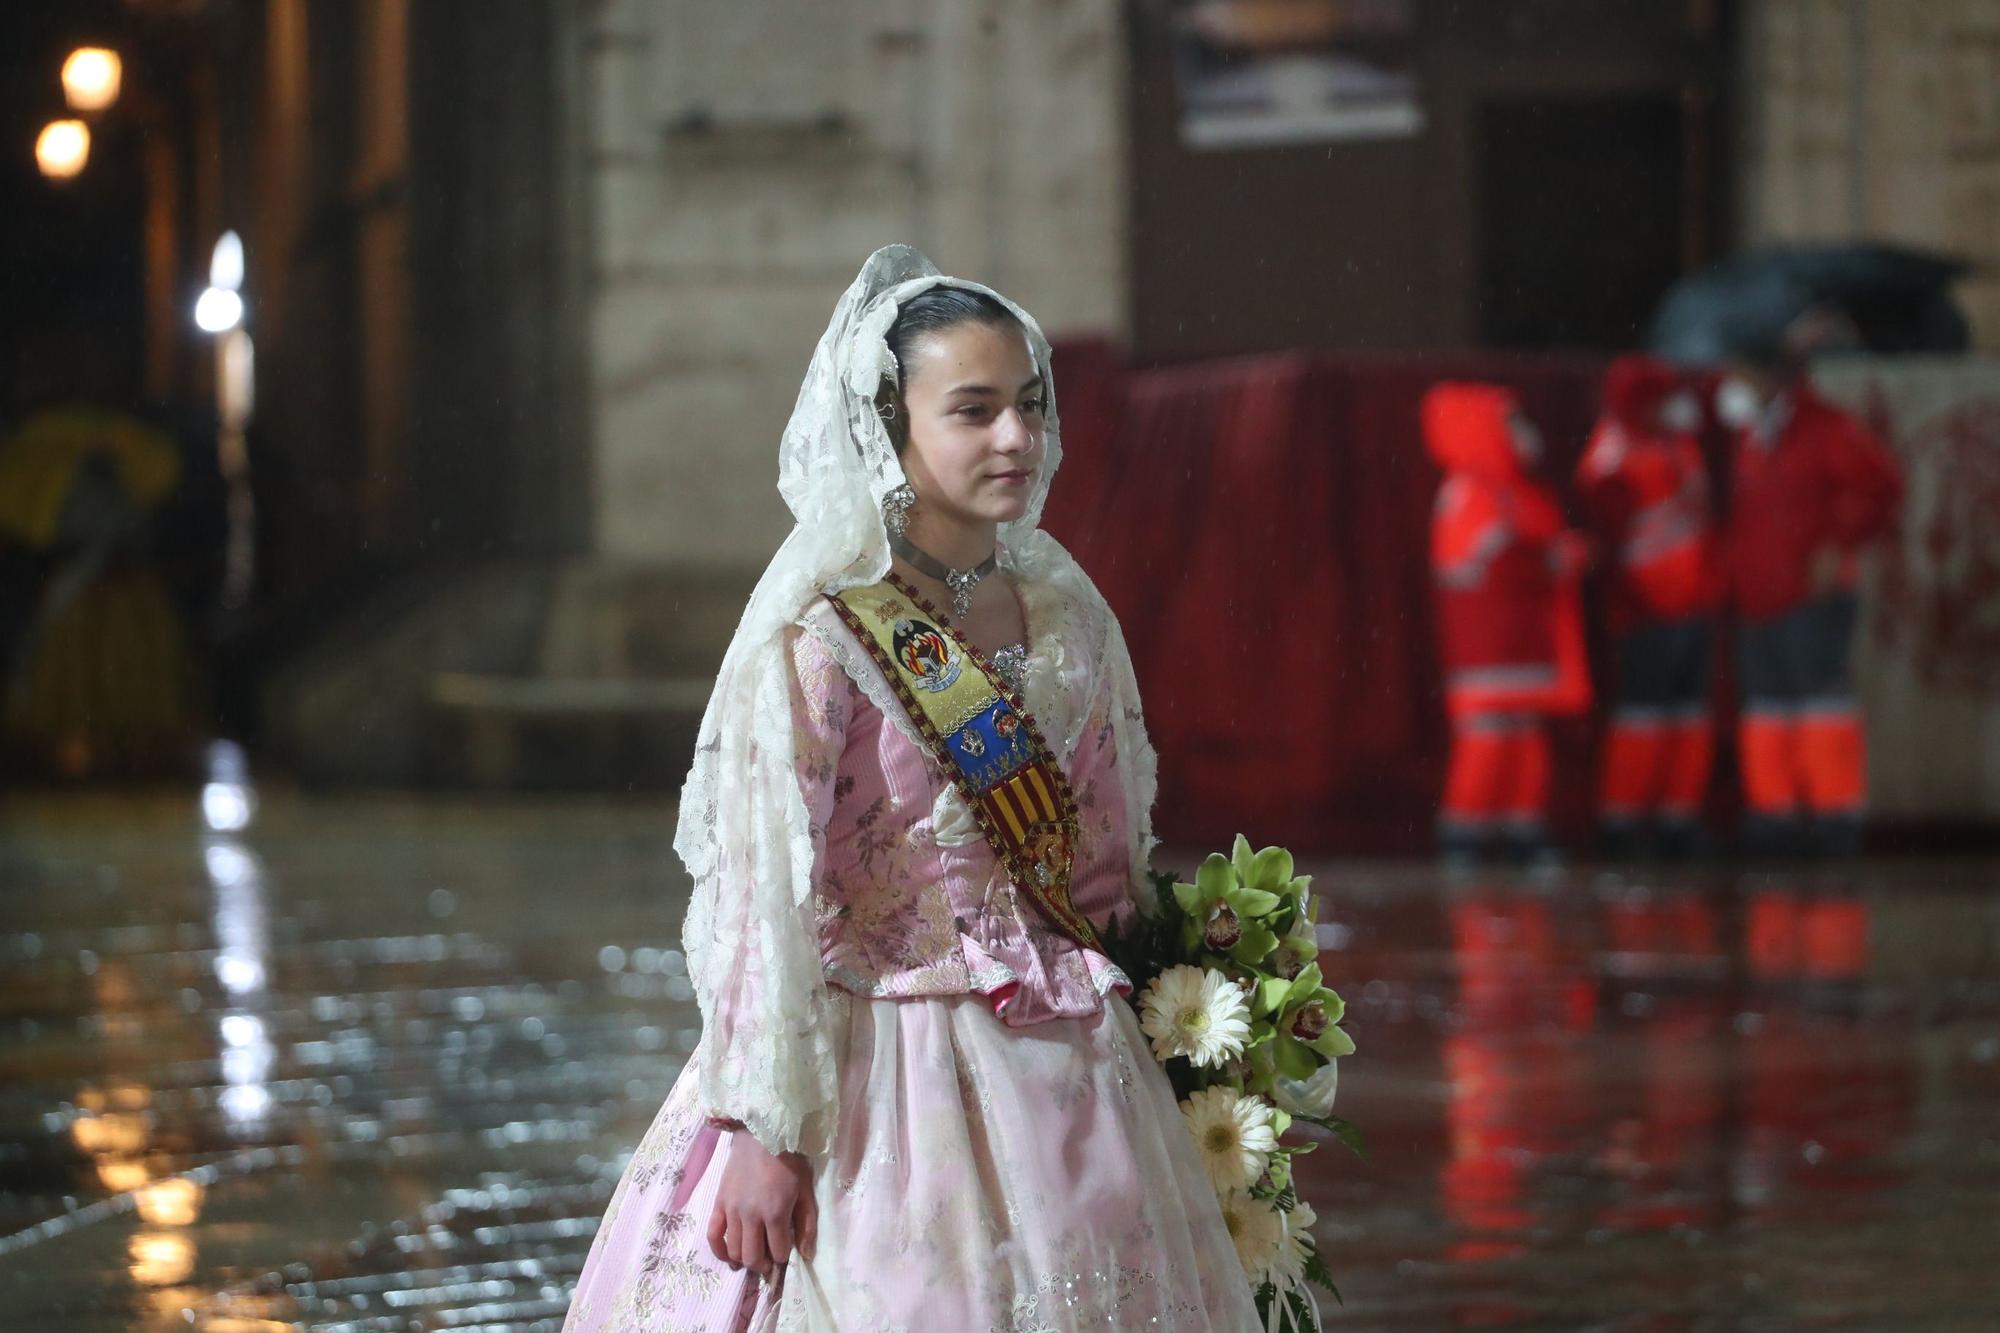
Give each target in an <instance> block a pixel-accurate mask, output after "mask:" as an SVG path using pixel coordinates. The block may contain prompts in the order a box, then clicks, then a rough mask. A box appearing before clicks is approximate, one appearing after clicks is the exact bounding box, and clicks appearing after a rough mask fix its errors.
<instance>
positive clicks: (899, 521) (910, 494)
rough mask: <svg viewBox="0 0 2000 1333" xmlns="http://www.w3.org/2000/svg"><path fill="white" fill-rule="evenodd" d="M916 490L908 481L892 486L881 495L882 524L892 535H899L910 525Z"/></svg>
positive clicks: (914, 506)
mask: <svg viewBox="0 0 2000 1333" xmlns="http://www.w3.org/2000/svg"><path fill="white" fill-rule="evenodd" d="M916 505H917V492H916V489H915V488H914V487H912V486H911V485H910V483H909V482H907V481H906V482H904V483H902V484H901V485H900V486H896V487H894V488H892V489H891V490H890V491H889V493H888V494H887V495H884V496H883V497H882V526H883V527H885V528H887V529H888V530H889V535H890V536H892V537H900V536H902V535H903V533H904V532H906V531H908V529H909V526H910V511H911V510H912V509H914V508H916Z"/></svg>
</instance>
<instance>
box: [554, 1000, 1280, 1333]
mask: <svg viewBox="0 0 2000 1333" xmlns="http://www.w3.org/2000/svg"><path fill="white" fill-rule="evenodd" d="M849 1012H850V1018H849V1022H848V1024H847V1032H846V1038H845V1042H844V1045H843V1047H842V1050H841V1056H840V1060H841V1068H840V1096H841V1102H840V1119H839V1127H838V1129H837V1130H836V1133H835V1140H834V1144H833V1148H832V1150H831V1152H830V1153H829V1154H828V1155H827V1158H826V1160H825V1161H823V1162H822V1163H820V1164H819V1167H818V1170H817V1173H816V1176H815V1191H816V1194H817V1197H818V1202H819V1210H820V1221H819V1247H818V1252H817V1253H816V1254H815V1256H814V1258H813V1260H812V1261H811V1262H810V1263H808V1262H805V1261H804V1260H802V1259H799V1258H797V1257H794V1259H793V1261H792V1263H791V1264H790V1266H789V1267H788V1268H787V1269H786V1271H785V1275H784V1277H783V1279H782V1281H781V1282H779V1283H778V1284H777V1285H776V1286H775V1287H769V1286H766V1285H765V1284H763V1283H761V1282H760V1281H758V1280H757V1279H756V1278H755V1277H753V1276H752V1275H750V1274H748V1273H732V1272H731V1271H730V1270H729V1268H728V1267H727V1265H725V1264H722V1263H721V1262H719V1261H718V1260H717V1259H716V1258H715V1257H714V1256H713V1255H712V1254H711V1253H710V1252H709V1249H708V1236H707V1233H708V1219H709V1214H710V1211H711V1210H712V1208H713V1206H714V1202H715V1192H716V1188H717V1186H718V1184H719V1183H720V1180H721V1176H722V1167H723V1164H724V1162H725V1161H726V1160H727V1157H728V1152H729V1144H730V1141H731V1139H732V1137H733V1136H731V1135H728V1134H723V1133H718V1132H717V1131H716V1130H714V1129H711V1128H709V1127H708V1126H707V1125H706V1124H705V1123H704V1122H703V1120H702V1118H701V1108H700V1107H699V1106H698V1105H697V1103H696V1091H695V1087H694V1075H693V1074H692V1073H691V1072H690V1073H687V1074H683V1075H682V1077H681V1079H680V1081H679V1082H678V1083H677V1084H676V1085H675V1087H674V1090H673V1092H672V1093H671V1094H670V1095H669V1096H668V1098H667V1101H666V1105H664V1106H663V1107H661V1109H660V1113H659V1115H658V1117H657V1118H656V1119H655V1120H654V1122H653V1127H652V1128H651V1130H649V1131H648V1132H647V1134H646V1137H645V1139H644V1141H643V1142H642V1143H641V1144H640V1146H639V1150H638V1153H637V1154H636V1155H635V1156H634V1157H633V1159H632V1162H631V1165H630V1166H629V1167H628V1168H627V1169H626V1172H625V1176H624V1179H623V1180H621V1181H620V1182H619V1185H618V1189H617V1192H616V1193H615V1194H614V1195H613V1196H612V1199H611V1205H610V1207H609V1208H608V1209H607V1210H606V1212H605V1215H604V1221H603V1224H602V1226H601V1227H600V1228H599V1230H598V1233H597V1238H596V1240H595V1242H594V1243H593V1244H592V1246H591V1250H590V1257H589V1259H588V1260H587V1261H586V1263H585V1264H584V1269H583V1275H582V1277H581V1279H580V1280H579V1283H578V1286H577V1290H576V1295H575V1297H574V1299H573V1301H572V1303H571V1306H570V1313H569V1319H568V1321H567V1322H566V1323H565V1324H564V1329H565V1330H566V1333H683V1331H687V1333H746V1331H754V1333H778V1331H780V1330H807V1331H809V1333H833V1331H834V1330H839V1333H849V1331H850V1330H852V1331H854V1333H892V1331H895V1330H910V1331H911V1333H915V1331H916V1330H924V1333H934V1331H935V1330H943V1329H949V1330H952V1333H958V1331H959V1330H975V1331H976V1330H1008V1331H1009V1333H1012V1331H1014V1330H1022V1331H1026V1330H1035V1331H1036V1333H1040V1331H1041V1330H1069V1329H1086V1328H1088V1329H1094V1330H1104V1329H1119V1330H1124V1329H1161V1330H1210V1329H1216V1330H1225V1331H1226V1333H1237V1331H1238V1330H1250V1329H1255V1328H1258V1327H1259V1324H1258V1321H1257V1317H1256V1309H1255V1307H1254V1305H1253V1303H1252V1301H1251V1297H1250V1289H1249V1285H1248V1283H1247V1282H1246V1281H1245V1279H1244V1276H1243V1271H1242V1269H1241V1267H1239V1265H1238V1263H1237V1260H1236V1252H1235V1249H1234V1247H1233V1246H1232V1245H1231V1243H1230V1240H1229V1235H1228V1232H1227V1231H1226V1230H1225V1229H1224V1226H1223V1221H1222V1213H1221V1209H1220V1208H1219V1207H1218V1206H1217V1204H1216V1201H1215V1196H1214V1194H1213V1192H1212V1191H1211V1189H1210V1187H1209V1185H1208V1182H1207V1180H1206V1178H1205V1177H1204V1176H1203V1174H1202V1169H1201V1163H1200V1161H1199V1159H1198V1157H1197V1155H1196V1151H1195V1146H1194V1142H1193V1140H1192V1138H1190V1136H1189V1134H1188V1131H1187V1128H1186V1125H1185V1123H1184V1122H1183V1120H1182V1117H1181V1115H1180V1110H1179V1108H1178V1107H1177V1106H1176V1105H1175V1103H1174V1097H1173V1092H1172V1090H1171V1089H1170V1088H1169V1087H1168V1086H1167V1082H1166V1078H1165V1076H1164V1075H1163V1074H1162V1073H1161V1072H1160V1070H1159V1068H1158V1067H1157V1066H1156V1065H1155V1064H1154V1063H1153V1060H1152V1057H1151V1056H1150V1054H1149V1053H1148V1052H1147V1050H1146V1046H1145V1043H1144V1039H1143V1038H1142V1037H1141V1036H1140V1034H1139V1030H1138V1025H1137V1023H1136V1021H1135V1020H1134V1018H1133V1015H1132V1012H1131V1010H1130V1008H1129V1007H1128V1006H1126V1005H1125V1004H1123V1003H1122V1002H1118V1001H1115V1000H1114V1001H1111V1002H1108V1003H1107V1004H1106V1006H1105V1008H1104V1009H1103V1010H1102V1011H1101V1012H1099V1013H1097V1014H1093V1015H1091V1016H1090V1017H1087V1018H1060V1019H1053V1020H1050V1021H1048V1022H1044V1023H1037V1024H1034V1025H1032V1026H1028V1027H1009V1026H1007V1024H1006V1023H1005V1022H1004V1021H1002V1020H1001V1019H1000V1018H999V1017H998V1016H996V1015H995V1014H994V1013H993V1010H992V1006H991V1003H990V1002H989V1001H988V1000H986V999H984V998H982V997H980V996H975V995H966V996H949V997H930V998H921V999H903V1000H864V999H855V1000H853V1001H852V1002H851V1004H850V1006H849ZM694 1067H695V1066H694V1063H693V1062H690V1064H689V1069H690V1071H691V1070H692V1069H693V1068H694Z"/></svg>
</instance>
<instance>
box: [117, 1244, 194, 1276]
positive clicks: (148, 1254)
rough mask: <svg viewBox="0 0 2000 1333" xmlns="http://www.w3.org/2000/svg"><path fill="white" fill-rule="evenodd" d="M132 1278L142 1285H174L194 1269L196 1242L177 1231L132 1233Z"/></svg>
mask: <svg viewBox="0 0 2000 1333" xmlns="http://www.w3.org/2000/svg"><path fill="white" fill-rule="evenodd" d="M131 1256H132V1280H133V1281H134V1282H136V1283H138V1284H139V1285H140V1286H142V1287H171V1286H173V1285H174V1284H176V1283H178V1282H185V1281H186V1280H187V1277H188V1275H189V1274H190V1273H192V1272H194V1243H193V1242H192V1241H190V1240H189V1239H188V1238H187V1237H186V1236H183V1235H181V1234H180V1233H178V1232H173V1231H142V1232H140V1233H139V1234H138V1235H136V1236H134V1237H132V1249H131Z"/></svg>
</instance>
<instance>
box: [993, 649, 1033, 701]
mask: <svg viewBox="0 0 2000 1333" xmlns="http://www.w3.org/2000/svg"><path fill="white" fill-rule="evenodd" d="M993 669H994V670H995V671H997V672H999V673H1000V679H1002V680H1004V681H1006V682H1007V684H1008V685H1009V686H1011V687H1012V688H1013V689H1016V690H1019V689H1020V688H1021V679H1022V677H1024V676H1026V675H1027V674H1028V649H1027V647H1026V646H1025V645H1023V644H1018V643H1010V644H1008V645H1007V646H1006V647H1005V648H1002V649H1001V650H1000V651H999V652H997V653H995V654H993Z"/></svg>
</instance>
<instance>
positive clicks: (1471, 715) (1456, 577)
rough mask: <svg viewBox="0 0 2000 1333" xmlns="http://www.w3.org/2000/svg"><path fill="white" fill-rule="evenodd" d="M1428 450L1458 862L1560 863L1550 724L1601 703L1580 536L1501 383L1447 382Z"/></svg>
mask: <svg viewBox="0 0 2000 1333" xmlns="http://www.w3.org/2000/svg"><path fill="white" fill-rule="evenodd" d="M1422 412H1423V428H1424V439H1425V442H1426V443H1427V444H1428V446H1429V448H1430V452H1431V457H1432V458H1433V459H1435V460H1436V462H1437V464H1438V466H1439V467H1440V468H1442V469H1444V473H1445V480H1444V484H1443V485H1442V486H1441V487H1440V488H1439V489H1438V494H1437V502H1436V508H1435V510H1434V511H1433V515H1432V520H1431V571H1432V575H1433V578H1434V580H1435V586H1436V599H1437V616H1438V630H1439V637H1440V639H1441V640H1442V644H1443V655H1444V688H1445V700H1446V706H1447V708H1448V710H1449V712H1450V714H1451V727H1452V749H1451V761H1450V768H1449V771H1448V773H1447V776H1446V779H1445V791H1444V802H1443V806H1442V808H1441V810H1440V811H1439V815H1438V845H1439V850H1440V851H1441V852H1442V853H1443V854H1444V856H1445V858H1446V860H1447V861H1450V862H1454V863H1470V862H1472V861H1475V860H1477V859H1478V858H1479V857H1480V856H1482V855H1484V854H1487V853H1489V852H1492V851H1495V850H1502V851H1505V852H1506V853H1508V854H1510V855H1511V856H1512V857H1513V858H1515V859H1517V860H1521V861H1525V862H1536V861H1541V862H1547V861H1549V860H1551V859H1552V858H1553V857H1554V850H1553V848H1552V846H1551V844H1550V842H1549V832H1548V800H1549V787H1550V778H1551V761H1550V754H1549V738H1548V734H1547V731H1546V729H1545V725H1544V723H1545V720H1546V719H1547V718H1548V717H1550V716H1552V715H1561V714H1573V713H1578V712H1581V711H1583V710H1584V709H1586V708H1588V707H1589V703H1590V683H1589V674H1588V671H1587V669H1586V667H1585V663H1584V660H1583V631H1582V625H1581V620H1580V616H1579V613H1578V608H1577V596H1576V583H1577V579H1578V577H1579V576H1580V574H1581V573H1582V570H1583V566H1584V563H1585V542H1584V539H1583V537H1582V536H1581V534H1578V533H1575V532H1571V531H1568V530H1567V529H1565V527H1564V525H1563V516H1562V510H1561V508H1560V507H1559V506H1558V505H1557V503H1556V497H1555V493H1554V491H1553V490H1551V489H1550V487H1549V486H1548V485H1547V484H1546V483H1545V482H1543V481H1541V480H1539V479H1538V478H1537V477H1536V476H1535V475H1534V473H1533V469H1534V468H1535V466H1536V465H1537V464H1538V463H1539V462H1540V461H1541V456H1542V442H1541V434H1540V432H1539V431H1537V430H1536V429H1535V427H1534V425H1533V424H1532V423H1531V422H1529V421H1528V420H1527V418H1525V417H1524V416H1522V415H1521V410H1520V404H1519V401H1518V400H1517V399H1516V398H1515V396H1514V394H1513V393H1512V392H1511V391H1509V390H1507V389H1504V388H1501V387H1500V386H1498V385H1492V384H1472V383H1445V384H1440V385H1437V386H1436V387H1435V388H1433V389H1431V390H1430V392H1429V393H1427V394H1426V395H1425V397H1424V400H1423V409H1422Z"/></svg>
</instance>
